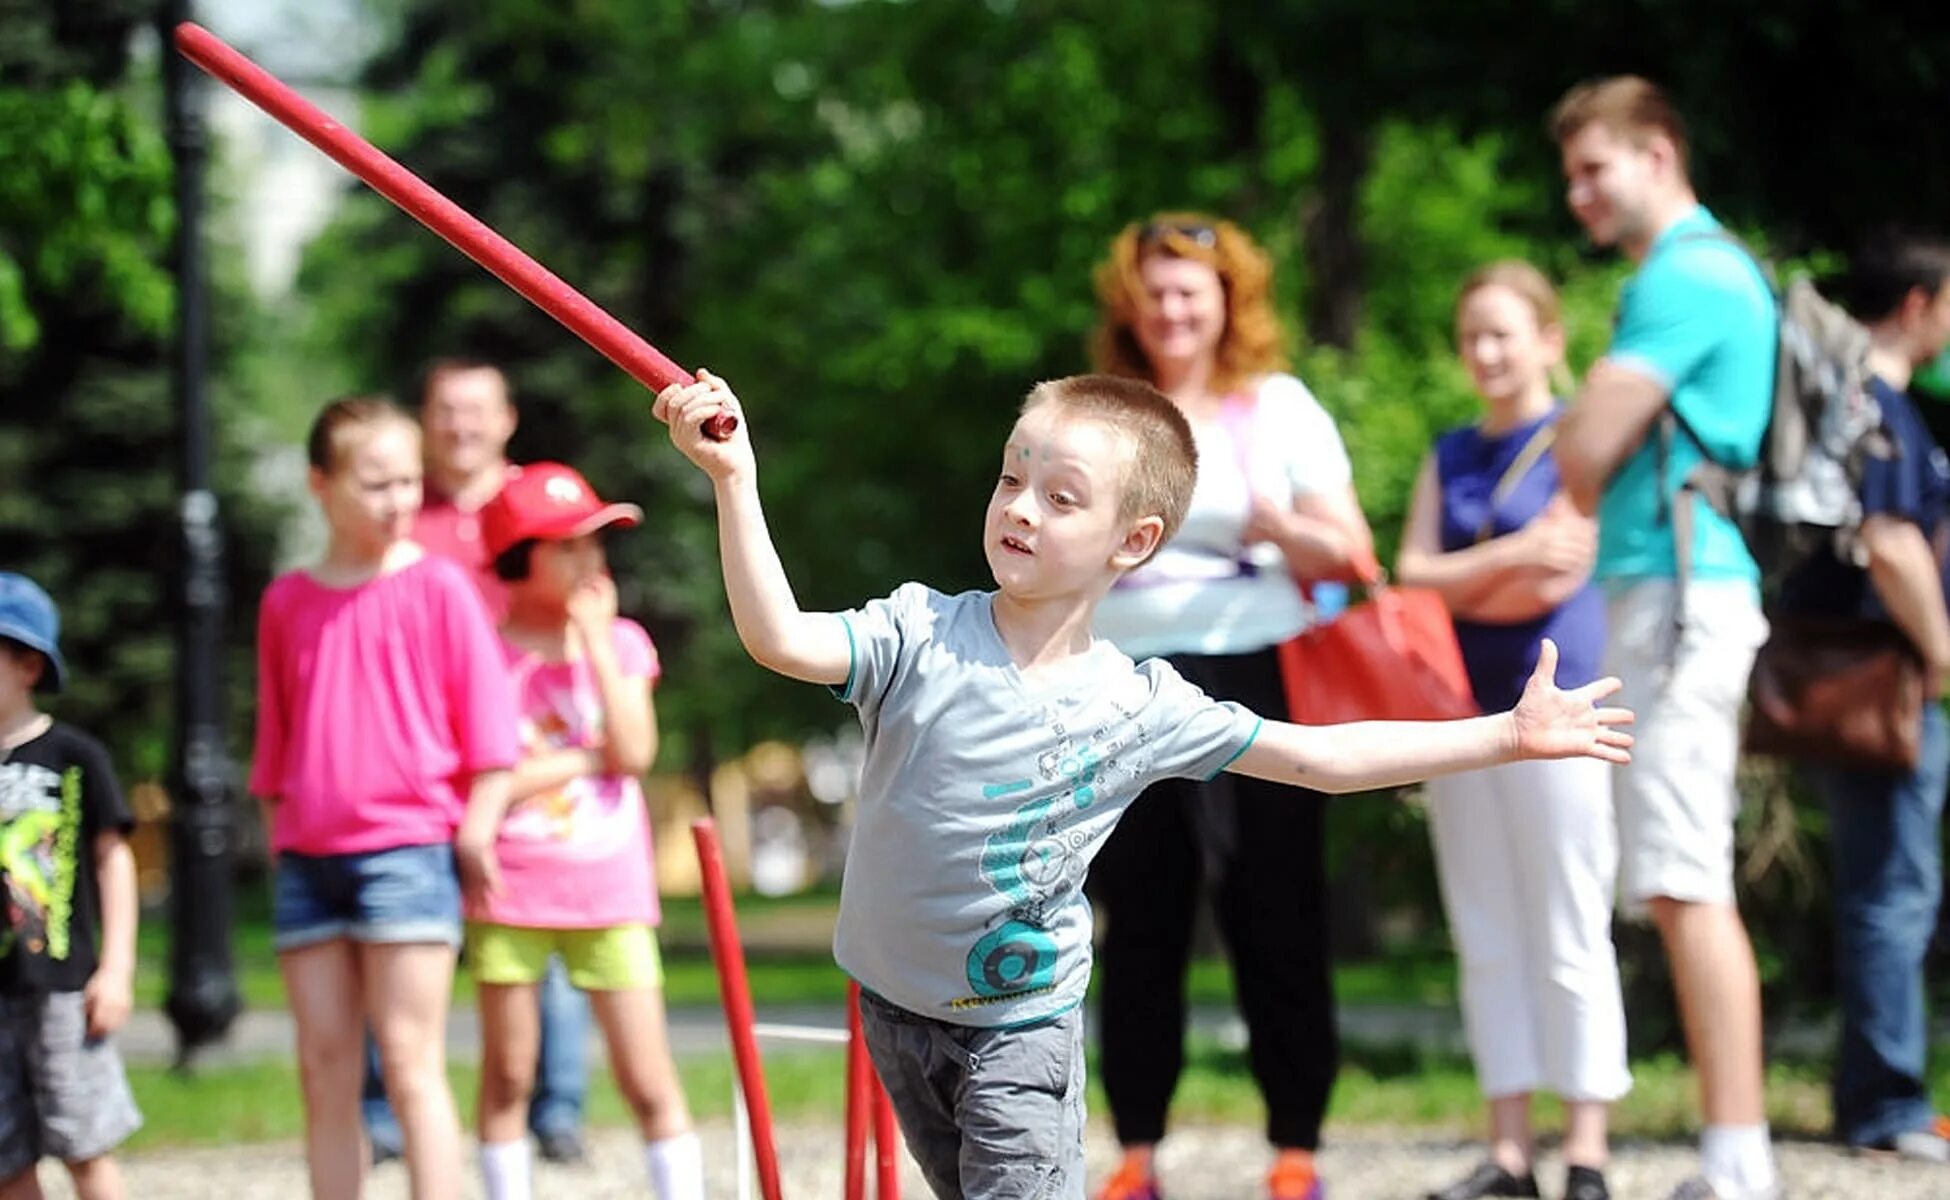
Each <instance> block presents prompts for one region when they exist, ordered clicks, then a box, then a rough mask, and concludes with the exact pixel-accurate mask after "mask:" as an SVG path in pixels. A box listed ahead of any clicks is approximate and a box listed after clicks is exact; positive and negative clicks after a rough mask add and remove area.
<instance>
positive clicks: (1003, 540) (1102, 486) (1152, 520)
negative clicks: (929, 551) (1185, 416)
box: [982, 405, 1163, 600]
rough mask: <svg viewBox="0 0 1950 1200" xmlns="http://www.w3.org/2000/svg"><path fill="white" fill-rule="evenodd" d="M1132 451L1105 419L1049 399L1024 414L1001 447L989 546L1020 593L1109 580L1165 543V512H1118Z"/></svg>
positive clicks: (1060, 591) (1003, 581)
mask: <svg viewBox="0 0 1950 1200" xmlns="http://www.w3.org/2000/svg"><path fill="white" fill-rule="evenodd" d="M1128 457H1129V451H1128V449H1127V447H1126V446H1125V445H1124V442H1123V439H1122V437H1121V436H1120V435H1119V434H1118V433H1116V432H1115V431H1114V430H1112V429H1110V428H1108V427H1106V426H1105V425H1104V424H1102V423H1101V422H1098V421H1092V420H1089V419H1086V418H1080V417H1077V416H1075V415H1073V414H1068V413H1064V412H1062V411H1061V410H1060V409H1059V408H1057V407H1056V406H1055V405H1045V406H1043V407H1041V408H1037V409H1032V410H1031V411H1030V412H1028V413H1025V414H1024V415H1023V417H1022V419H1021V420H1019V421H1017V422H1016V427H1015V430H1014V431H1013V432H1011V433H1010V435H1009V441H1008V443H1007V444H1006V445H1005V446H1004V447H1003V449H1002V469H1001V472H1000V474H999V475H998V476H997V478H996V482H995V493H994V495H992V496H990V497H989V508H988V517H987V520H986V521H985V522H984V524H983V529H982V550H983V553H984V554H986V555H987V556H988V561H989V570H990V571H991V572H993V573H994V575H995V582H996V586H997V587H999V588H1000V589H1001V590H1002V591H1003V592H1004V593H1006V594H1008V595H1009V596H1011V597H1013V598H1015V599H1021V600H1029V599H1047V598H1054V597H1060V596H1066V595H1074V594H1077V593H1080V592H1086V591H1089V590H1091V589H1093V588H1097V587H1107V586H1109V583H1110V581H1111V580H1113V579H1115V578H1116V577H1117V575H1118V574H1120V573H1121V572H1123V571H1126V570H1129V569H1130V568H1131V567H1133V566H1135V565H1136V564H1137V563H1138V562H1139V561H1141V560H1142V559H1143V558H1144V556H1145V555H1147V554H1149V553H1150V551H1151V548H1152V547H1153V546H1154V545H1155V544H1156V543H1157V540H1158V534H1159V532H1160V531H1161V530H1162V526H1163V522H1162V521H1161V520H1160V519H1159V518H1157V517H1145V518H1133V519H1129V520H1126V519H1123V518H1121V517H1119V515H1118V508H1119V502H1120V500H1121V499H1122V491H1123V484H1124V472H1125V471H1126V469H1127V464H1126V460H1127V458H1128Z"/></svg>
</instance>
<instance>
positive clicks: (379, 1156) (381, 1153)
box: [372, 1141, 400, 1167]
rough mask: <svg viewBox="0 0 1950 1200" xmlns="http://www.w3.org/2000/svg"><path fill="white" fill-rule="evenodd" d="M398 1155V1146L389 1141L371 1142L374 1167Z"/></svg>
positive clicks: (390, 1160)
mask: <svg viewBox="0 0 1950 1200" xmlns="http://www.w3.org/2000/svg"><path fill="white" fill-rule="evenodd" d="M399 1156H400V1149H399V1147H398V1146H395V1145H393V1144H392V1143H390V1142H381V1141H374V1142H373V1144H372V1165H373V1166H375V1167H377V1166H381V1165H383V1164H385V1163H389V1162H392V1161H394V1160H395V1159H397V1158H398V1157H399Z"/></svg>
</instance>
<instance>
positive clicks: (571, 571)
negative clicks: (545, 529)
mask: <svg viewBox="0 0 1950 1200" xmlns="http://www.w3.org/2000/svg"><path fill="white" fill-rule="evenodd" d="M608 571H609V559H608V557H607V556H605V555H604V553H603V543H602V535H601V534H596V533H587V534H584V535H582V536H581V537H572V538H562V539H560V540H548V541H539V542H536V543H535V550H534V553H533V554H531V555H530V556H529V559H528V578H526V579H524V580H522V581H521V582H520V583H517V584H515V585H514V586H515V587H516V588H517V589H518V590H521V591H523V592H526V593H528V594H529V595H530V596H531V597H533V598H535V599H541V600H547V601H551V602H554V603H558V604H559V603H564V602H566V601H567V600H568V598H569V597H570V596H571V595H572V594H574V592H575V590H576V589H577V588H579V587H581V586H583V585H584V584H586V583H589V582H590V581H592V580H595V579H598V578H600V577H602V576H603V575H605V574H607V573H608Z"/></svg>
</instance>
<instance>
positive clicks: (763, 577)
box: [651, 371, 853, 686]
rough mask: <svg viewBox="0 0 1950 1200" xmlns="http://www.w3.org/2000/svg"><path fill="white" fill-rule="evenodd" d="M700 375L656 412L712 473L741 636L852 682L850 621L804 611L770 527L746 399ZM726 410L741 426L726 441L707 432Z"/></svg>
mask: <svg viewBox="0 0 1950 1200" xmlns="http://www.w3.org/2000/svg"><path fill="white" fill-rule="evenodd" d="M697 378H698V381H697V382H696V383H694V384H688V385H681V386H674V387H668V388H665V389H664V390H663V391H662V392H660V393H658V395H657V403H656V407H655V408H653V409H652V410H651V411H652V412H653V413H654V414H655V416H656V417H657V419H658V420H660V421H662V422H664V423H665V424H667V425H669V426H670V440H671V441H672V442H673V443H674V444H675V445H676V446H677V449H678V450H680V451H682V452H683V454H684V457H686V458H688V459H690V460H691V461H692V462H694V463H696V464H697V465H698V467H699V468H700V469H702V470H703V471H704V473H705V474H706V475H708V476H710V477H711V484H712V491H713V493H714V495H715V497H716V500H717V505H718V553H719V556H720V557H721V558H722V559H723V561H724V584H725V595H726V597H727V598H728V599H729V600H730V602H731V619H732V622H733V623H734V624H735V625H736V626H737V627H738V638H739V640H740V641H742V642H743V643H744V644H745V649H746V651H747V652H748V653H750V654H751V656H752V658H753V659H755V660H756V661H757V662H758V663H759V665H760V666H764V667H768V668H770V669H771V670H774V671H777V672H778V673H779V674H781V675H786V676H789V677H791V678H793V679H800V680H804V681H806V682H807V683H823V684H827V685H829V686H833V685H838V684H842V683H845V682H846V680H847V677H848V675H849V674H850V672H851V670H852V666H853V646H852V642H851V640H850V639H849V638H848V636H847V632H846V626H845V623H844V622H842V621H841V620H840V618H839V617H837V616H835V615H834V614H832V613H809V612H803V611H801V610H800V608H799V601H798V599H797V598H796V597H794V596H793V594H792V584H791V583H790V582H789V581H788V580H787V579H786V577H785V567H784V566H783V565H782V564H781V563H780V562H779V552H778V550H777V548H775V547H774V546H773V545H772V534H771V531H770V530H768V529H767V528H766V526H765V510H764V508H763V507H762V506H761V505H760V504H759V499H758V468H757V463H756V461H755V459H754V458H753V456H752V445H751V439H750V437H749V432H748V431H749V422H748V421H747V420H746V418H745V415H744V412H743V410H742V408H741V407H740V406H739V404H738V398H737V397H736V396H734V395H733V394H732V392H731V389H730V388H728V387H726V386H725V383H724V381H723V380H722V379H719V378H718V377H717V376H715V375H712V374H711V373H710V372H708V371H699V372H698V375H697ZM721 412H729V413H732V414H734V415H736V416H737V417H738V428H737V429H736V430H735V431H734V432H733V433H732V435H731V436H730V437H729V438H727V439H726V440H724V441H722V442H720V441H715V440H713V439H711V438H709V437H706V436H705V434H704V432H703V429H702V426H703V424H704V422H705V421H707V420H709V419H710V418H711V417H713V416H715V415H717V414H718V413H721Z"/></svg>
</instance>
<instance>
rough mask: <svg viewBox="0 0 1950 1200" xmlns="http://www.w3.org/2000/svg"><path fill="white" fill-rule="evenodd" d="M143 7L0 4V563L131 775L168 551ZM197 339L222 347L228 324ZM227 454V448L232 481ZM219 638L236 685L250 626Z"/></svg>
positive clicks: (159, 286) (167, 232)
mask: <svg viewBox="0 0 1950 1200" xmlns="http://www.w3.org/2000/svg"><path fill="white" fill-rule="evenodd" d="M150 11H151V6H149V5H147V4H141V3H135V2H132V0H71V2H68V3H63V4H61V5H58V6H50V5H36V4H28V3H6V4H0V161H5V163H6V164H7V169H6V171H5V172H0V479H4V480H5V481H6V482H5V486H4V487H0V566H4V568H5V569H8V570H18V571H22V572H25V573H26V574H28V575H30V576H32V577H34V578H35V579H36V580H37V581H39V582H40V583H41V584H42V585H43V586H45V587H46V588H47V589H48V591H49V592H50V593H52V594H53V596H54V598H55V600H56V602H57V603H58V604H59V605H60V607H61V611H62V618H63V622H64V628H63V637H62V642H63V647H64V650H65V652H66V655H67V658H68V661H69V665H70V670H71V675H72V683H71V686H70V689H69V691H68V693H67V694H66V695H64V696H63V697H62V698H61V699H60V701H59V703H58V705H57V711H58V712H59V713H60V714H61V715H62V716H64V717H66V718H68V719H70V720H73V721H76V722H78V723H80V724H82V725H84V726H85V727H88V728H90V729H93V730H95V731H97V732H98V733H100V734H101V735H102V736H103V737H104V738H105V739H106V740H107V741H108V742H109V743H110V745H111V747H112V749H113V750H114V752H115V754H116V757H117V759H118V761H119V762H120V763H121V765H122V767H123V769H124V770H125V771H126V772H128V773H129V774H130V775H131V776H132V777H143V776H156V775H159V774H160V773H161V771H162V769H163V767H164V765H165V762H166V758H167V737H168V730H169V706H170V701H171V691H170V686H169V679H170V671H171V665H172V664H171V642H170V633H171V617H172V613H173V611H174V608H173V605H172V603H171V601H170V599H169V597H170V590H169V589H170V580H171V579H172V578H173V572H174V569H175V559H176V553H175V548H176V544H177V538H176V519H175V509H176V501H175V481H174V473H173V469H172V468H173V464H174V462H175V461H176V457H177V452H176V418H175V411H174V408H173V406H172V404H171V401H170V396H169V387H168V383H169V373H168V354H167V347H168V340H167V339H168V337H169V333H170V330H171V328H172V324H173V320H174V315H175V289H174V284H173V282H172V277H171V274H170V269H169V253H170V238H171V234H172V230H173V226H174V219H173V213H174V206H173V203H172V199H171V193H170V186H171V178H172V168H171V164H170V157H169V151H168V147H167V146H166V145H165V143H164V141H163V137H162V132H161V129H160V127H159V117H158V111H159V106H158V105H157V103H156V100H155V97H154V95H153V94H152V93H151V92H150V91H146V90H144V89H142V88H140V87H138V86H135V85H134V84H132V83H131V80H130V74H131V72H130V63H129V57H128V47H129V44H130V36H131V33H132V32H133V30H134V28H135V26H136V24H137V23H138V22H139V21H140V20H142V19H145V18H146V17H148V16H149V15H150ZM217 332H218V337H219V342H220V345H228V344H233V343H234V342H235V341H236V340H237V339H238V336H239V335H240V332H241V330H240V327H239V323H238V322H237V321H235V320H227V321H225V322H223V323H221V324H220V325H219V327H218V330H217ZM235 407H236V406H235V405H234V403H233V404H231V405H230V406H228V408H226V410H225V411H234V410H235ZM237 445H238V443H237V442H236V440H235V439H227V442H226V446H227V450H226V459H225V463H224V466H225V468H226V469H225V475H226V478H227V479H228V480H230V481H232V483H233V484H235V483H236V482H238V481H240V479H241V476H242V474H243V469H242V468H243V461H242V457H241V451H240V450H238V449H237ZM240 490H241V489H240V488H238V487H235V486H232V487H229V488H227V489H226V501H227V503H228V504H229V506H230V513H231V517H232V527H231V534H232V545H231V558H230V567H231V575H232V580H231V582H232V587H233V588H234V589H237V590H241V591H244V592H246V593H249V592H254V591H255V590H256V589H257V588H258V587H260V586H262V576H263V571H264V563H265V558H266V555H265V552H264V550H263V547H264V546H265V545H267V544H268V540H269V536H270V522H269V517H268V514H265V513H264V511H263V507H262V506H261V505H255V506H254V505H252V504H251V503H249V502H248V501H247V499H246V498H245V497H243V496H241V495H240V494H239V492H240ZM240 518H241V519H240ZM233 632H234V633H235V637H234V638H233V647H234V654H235V656H236V658H237V666H238V668H239V669H238V670H235V671H233V672H232V676H231V677H232V679H233V681H234V682H235V683H237V684H238V686H239V688H240V689H241V688H242V687H247V686H248V683H249V673H248V657H247V656H248V653H249V640H250V630H249V629H248V628H244V629H241V630H235V629H234V630H233ZM242 699H243V697H242V695H241V694H240V696H239V700H240V703H239V704H238V706H237V708H238V712H239V714H240V716H242V717H247V716H248V715H249V710H248V707H247V706H246V705H245V704H243V703H241V701H242Z"/></svg>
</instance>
